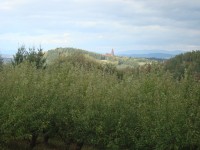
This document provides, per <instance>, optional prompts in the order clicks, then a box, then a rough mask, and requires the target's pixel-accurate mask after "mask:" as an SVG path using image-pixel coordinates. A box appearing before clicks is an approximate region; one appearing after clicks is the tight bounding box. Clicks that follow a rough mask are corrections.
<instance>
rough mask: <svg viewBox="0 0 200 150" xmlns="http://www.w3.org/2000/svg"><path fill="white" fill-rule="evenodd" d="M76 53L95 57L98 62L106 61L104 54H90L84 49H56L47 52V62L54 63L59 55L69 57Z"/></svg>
mask: <svg viewBox="0 0 200 150" xmlns="http://www.w3.org/2000/svg"><path fill="white" fill-rule="evenodd" d="M74 53H80V54H83V55H87V56H90V57H93V58H95V59H97V60H105V59H106V57H105V56H103V55H102V54H98V53H94V52H89V51H86V50H82V49H77V48H56V49H52V50H48V51H47V52H46V58H47V62H52V61H54V60H55V59H57V58H58V57H59V55H65V56H68V55H70V54H74Z"/></svg>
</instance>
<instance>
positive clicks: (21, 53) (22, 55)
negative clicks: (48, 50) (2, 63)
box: [12, 45, 46, 69]
mask: <svg viewBox="0 0 200 150" xmlns="http://www.w3.org/2000/svg"><path fill="white" fill-rule="evenodd" d="M24 61H27V62H29V63H32V64H34V65H35V66H36V68H37V69H41V68H45V67H46V58H44V52H43V49H42V48H41V47H39V48H38V49H37V51H36V50H35V47H33V48H29V50H28V51H27V50H26V47H25V46H24V45H22V46H21V47H19V48H18V51H17V53H16V54H15V56H14V58H13V61H12V64H13V66H16V65H19V64H20V63H22V62H24Z"/></svg>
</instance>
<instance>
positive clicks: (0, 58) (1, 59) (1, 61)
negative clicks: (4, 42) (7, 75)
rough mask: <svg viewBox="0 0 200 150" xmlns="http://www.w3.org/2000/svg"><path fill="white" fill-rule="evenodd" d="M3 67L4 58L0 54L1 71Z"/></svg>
mask: <svg viewBox="0 0 200 150" xmlns="http://www.w3.org/2000/svg"><path fill="white" fill-rule="evenodd" d="M2 69H3V58H2V56H1V55H0V71H1V70H2Z"/></svg>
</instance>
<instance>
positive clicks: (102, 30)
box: [0, 0, 200, 54]
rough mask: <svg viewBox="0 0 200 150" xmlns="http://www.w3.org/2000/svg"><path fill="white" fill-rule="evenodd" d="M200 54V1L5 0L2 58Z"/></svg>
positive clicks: (0, 22)
mask: <svg viewBox="0 0 200 150" xmlns="http://www.w3.org/2000/svg"><path fill="white" fill-rule="evenodd" d="M21 45H25V46H26V47H33V46H35V47H39V45H41V47H42V48H43V49H44V50H45V51H46V50H49V49H54V48H57V47H74V48H81V49H84V50H89V51H94V52H99V53H105V52H110V50H111V49H112V48H113V49H115V50H116V51H127V50H168V51H171V50H183V51H190V50H197V49H200V0H173V1H167V0H0V53H1V54H12V53H15V52H16V51H17V48H18V47H20V46H21Z"/></svg>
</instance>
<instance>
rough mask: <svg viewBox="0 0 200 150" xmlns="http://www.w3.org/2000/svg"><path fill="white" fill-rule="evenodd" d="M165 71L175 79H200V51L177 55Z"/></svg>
mask: <svg viewBox="0 0 200 150" xmlns="http://www.w3.org/2000/svg"><path fill="white" fill-rule="evenodd" d="M165 70H168V71H170V72H171V73H173V74H174V77H175V78H179V79H180V78H182V77H183V76H184V75H186V74H187V75H192V76H194V77H195V78H198V79H200V51H199V50H196V51H192V52H187V53H184V54H180V55H177V56H175V57H173V58H171V59H169V60H167V61H166V63H165Z"/></svg>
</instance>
